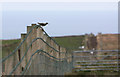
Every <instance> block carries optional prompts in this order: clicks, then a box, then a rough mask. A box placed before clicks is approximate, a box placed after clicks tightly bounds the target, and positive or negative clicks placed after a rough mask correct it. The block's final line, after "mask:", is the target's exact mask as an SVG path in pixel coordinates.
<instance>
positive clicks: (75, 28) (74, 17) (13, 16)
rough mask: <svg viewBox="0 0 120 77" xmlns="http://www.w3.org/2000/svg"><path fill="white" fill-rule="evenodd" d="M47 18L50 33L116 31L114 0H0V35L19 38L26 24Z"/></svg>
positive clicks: (47, 30) (71, 33)
mask: <svg viewBox="0 0 120 77" xmlns="http://www.w3.org/2000/svg"><path fill="white" fill-rule="evenodd" d="M37 22H48V23H49V24H48V26H46V27H45V28H44V29H45V31H46V32H47V33H48V34H49V35H50V36H65V35H82V34H85V33H91V32H92V33H95V34H97V33H98V32H102V33H118V5H117V2H116V3H115V2H64V3H63V2H58V3H57V2H44V3H40V2H38V3H25V2H24V3H15V2H14V3H3V4H2V30H3V31H2V39H16V38H20V34H21V32H22V33H25V32H26V26H28V25H30V24H32V23H37Z"/></svg>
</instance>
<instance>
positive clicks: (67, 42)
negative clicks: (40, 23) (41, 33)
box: [53, 35, 85, 51]
mask: <svg viewBox="0 0 120 77" xmlns="http://www.w3.org/2000/svg"><path fill="white" fill-rule="evenodd" d="M84 37H85V36H84V35H80V36H62V37H53V39H55V40H56V42H57V43H58V44H59V45H61V46H63V47H65V48H67V49H68V51H73V50H80V49H79V47H80V46H82V45H84V43H83V40H84Z"/></svg>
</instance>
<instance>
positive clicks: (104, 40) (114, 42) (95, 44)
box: [85, 33, 120, 50]
mask: <svg viewBox="0 0 120 77" xmlns="http://www.w3.org/2000/svg"><path fill="white" fill-rule="evenodd" d="M118 36H120V34H119V35H118V34H101V33H99V34H98V35H96V36H95V35H93V34H89V35H88V34H86V37H85V50H94V49H95V50H117V49H118V48H120V45H119V41H118V39H119V38H118Z"/></svg>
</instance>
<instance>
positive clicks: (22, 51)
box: [3, 24, 66, 75]
mask: <svg viewBox="0 0 120 77" xmlns="http://www.w3.org/2000/svg"><path fill="white" fill-rule="evenodd" d="M35 25H36V24H32V25H31V26H27V33H24V34H21V42H22V41H23V40H24V38H25V37H26V36H27V34H28V33H29V31H30V30H31V29H32V28H33V27H34V26H35ZM38 37H39V38H42V39H43V40H44V41H45V42H47V43H48V44H49V45H50V46H51V47H53V48H54V49H56V50H57V51H60V52H56V51H55V50H54V49H52V48H51V47H49V46H48V45H47V44H46V43H44V42H43V41H42V40H41V39H37V40H36V41H35V42H33V43H32V45H30V44H31V42H32V41H33V40H34V39H35V38H38ZM28 47H29V49H28ZM38 49H42V50H44V51H46V52H47V53H49V54H50V55H52V56H54V57H57V58H65V57H66V55H65V54H66V49H65V48H63V47H61V46H59V45H58V44H56V42H55V41H54V40H52V39H51V38H50V37H48V35H46V34H45V32H44V29H43V28H42V27H36V28H34V29H33V30H32V32H31V33H30V34H29V35H28V37H27V38H26V40H25V41H24V43H23V44H22V45H21V47H20V48H19V49H18V50H17V52H16V53H15V54H14V55H13V56H11V57H10V58H9V59H8V60H6V61H5V62H4V63H3V64H4V70H5V71H4V74H5V75H9V73H10V72H11V70H12V69H13V68H14V66H15V65H16V64H17V63H19V62H20V60H21V59H22V57H23V56H24V58H23V60H22V62H21V63H20V65H19V66H18V68H16V70H15V71H14V72H13V73H12V74H13V75H20V74H21V73H22V72H23V70H24V69H25V66H26V65H27V63H28V61H29V60H30V57H31V56H32V54H33V53H34V52H35V51H37V50H38ZM38 54H39V53H36V54H35V55H38ZM42 54H44V53H42ZM44 55H45V56H48V55H46V54H44ZM32 60H36V61H34V62H33V63H32V66H31V68H32V70H34V71H35V72H29V73H28V74H29V75H30V74H31V75H32V74H33V75H36V74H37V71H39V70H40V69H36V68H35V67H36V64H37V63H38V62H39V61H40V60H41V59H39V58H35V56H33V57H32ZM36 62H37V63H36ZM45 67H46V66H45V65H44V66H43V67H42V68H45ZM51 68H52V67H51ZM51 70H52V69H51Z"/></svg>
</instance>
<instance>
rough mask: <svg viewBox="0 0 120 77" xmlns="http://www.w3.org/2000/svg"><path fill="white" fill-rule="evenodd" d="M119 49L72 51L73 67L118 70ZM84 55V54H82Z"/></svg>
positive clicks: (78, 69)
mask: <svg viewBox="0 0 120 77" xmlns="http://www.w3.org/2000/svg"><path fill="white" fill-rule="evenodd" d="M119 52H120V51H119V50H90V51H74V52H73V61H74V62H73V67H74V68H76V69H77V71H88V70H90V71H92V70H106V71H107V70H113V71H119V68H120V60H119V58H120V55H119ZM83 55H84V56H83Z"/></svg>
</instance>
